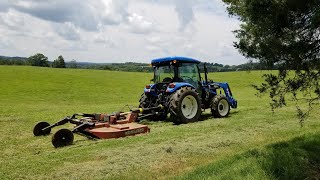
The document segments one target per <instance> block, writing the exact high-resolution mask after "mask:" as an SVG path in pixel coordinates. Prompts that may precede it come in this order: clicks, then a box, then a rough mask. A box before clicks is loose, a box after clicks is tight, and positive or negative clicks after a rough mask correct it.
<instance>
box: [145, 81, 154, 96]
mask: <svg viewBox="0 0 320 180" xmlns="http://www.w3.org/2000/svg"><path fill="white" fill-rule="evenodd" d="M149 85H150V88H146V87H145V88H144V93H145V94H150V95H152V96H156V95H157V92H156V90H155V88H156V86H155V84H149Z"/></svg>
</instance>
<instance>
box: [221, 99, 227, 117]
mask: <svg viewBox="0 0 320 180" xmlns="http://www.w3.org/2000/svg"><path fill="white" fill-rule="evenodd" d="M218 112H219V114H220V115H221V116H226V115H227V114H228V112H229V103H228V101H227V100H226V99H221V100H220V101H219V103H218Z"/></svg>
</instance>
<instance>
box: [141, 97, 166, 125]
mask: <svg viewBox="0 0 320 180" xmlns="http://www.w3.org/2000/svg"><path fill="white" fill-rule="evenodd" d="M157 106H158V103H157V102H154V101H153V100H152V99H151V98H150V97H148V96H147V95H146V94H145V93H143V94H142V95H141V98H140V100H139V108H150V107H157ZM167 114H168V113H167V112H166V110H164V112H160V113H159V114H155V115H153V116H151V117H149V119H150V120H151V121H161V120H165V119H166V118H167Z"/></svg>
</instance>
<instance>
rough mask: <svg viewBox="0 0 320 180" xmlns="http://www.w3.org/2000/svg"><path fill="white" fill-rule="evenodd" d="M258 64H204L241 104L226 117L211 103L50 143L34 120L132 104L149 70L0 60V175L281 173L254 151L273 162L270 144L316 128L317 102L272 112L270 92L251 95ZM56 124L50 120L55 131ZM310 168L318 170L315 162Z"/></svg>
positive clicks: (237, 175) (308, 134)
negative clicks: (195, 112) (196, 110)
mask: <svg viewBox="0 0 320 180" xmlns="http://www.w3.org/2000/svg"><path fill="white" fill-rule="evenodd" d="M263 73H264V72H260V71H253V72H230V73H210V74H209V78H210V79H213V80H215V81H221V82H228V83H229V84H230V86H231V90H232V91H233V94H234V96H235V98H236V99H237V100H238V102H239V108H238V109H233V110H231V114H230V117H228V118H225V119H213V118H212V116H211V115H210V112H209V111H207V112H205V113H203V116H202V121H199V122H196V123H191V124H184V125H179V126H176V125H173V124H172V123H170V122H148V123H149V124H150V128H151V133H149V134H146V135H139V136H134V137H126V138H120V139H111V140H97V141H92V140H87V139H86V138H84V137H80V136H75V142H74V145H72V146H69V147H65V148H59V149H55V148H53V147H52V145H51V135H52V134H51V135H49V136H47V137H34V136H33V134H32V128H33V126H34V125H35V124H36V123H37V122H38V121H42V120H45V121H48V122H50V123H54V122H55V121H57V120H59V119H61V118H63V117H65V116H67V115H71V114H73V113H75V112H88V113H91V112H109V113H110V112H113V111H118V110H120V109H122V108H123V107H124V106H125V105H127V104H129V105H133V106H137V105H138V100H139V98H140V95H141V93H142V92H143V88H144V86H145V85H146V84H148V83H149V82H150V79H151V78H152V74H151V73H128V72H114V71H99V70H79V69H52V68H38V67H15V66H0V102H1V103H0V133H1V135H0V150H1V152H2V153H1V154H0V177H1V178H3V179H70V178H72V179H106V178H110V179H124V178H125V179H155V178H156V179H166V178H173V177H177V176H181V177H182V178H187V179H188V178H189V179H192V178H197V177H199V179H201V178H209V179H210V178H211V179H219V178H220V179H221V178H223V177H231V178H246V177H247V178H251V177H262V178H263V177H267V178H268V177H273V176H274V177H277V176H276V175H272V174H271V173H270V172H271V171H272V169H271V170H270V169H267V168H260V164H257V163H256V161H262V160H263V161H266V163H264V166H266V167H267V166H268V162H273V160H272V159H271V160H269V159H270V158H268V156H269V155H268V152H269V149H268V148H267V147H269V146H272V144H277V143H279V142H290V141H291V140H292V139H294V138H296V137H305V138H306V139H308V138H312V137H314V136H317V133H319V129H320V127H319V120H320V118H319V114H318V112H314V113H313V114H312V115H311V117H310V118H309V120H307V121H306V123H305V124H304V127H303V128H301V127H300V124H299V123H298V120H297V119H296V117H295V108H294V106H291V105H289V107H286V108H284V109H281V110H277V111H276V113H275V114H273V113H271V111H270V108H269V100H268V98H267V97H263V98H257V97H256V96H255V95H254V94H255V90H254V89H252V88H251V84H258V83H260V82H262V79H261V75H262V74H263ZM124 110H127V109H124ZM71 127H72V126H71V125H65V126H63V127H61V128H71ZM58 129H59V128H55V129H53V130H52V133H54V132H55V131H57V130H58ZM314 146H317V143H314ZM254 151H259V152H260V151H261V154H264V155H265V156H263V157H262V160H261V159H258V160H256V159H255V158H256V156H252V157H250V152H254ZM248 153H249V155H248ZM247 157H248V158H247ZM264 157H265V159H267V160H264V159H263V158H264ZM299 157H300V156H299ZM235 159H236V161H235ZM230 162H236V163H235V164H233V163H230ZM274 163H275V164H277V162H274ZM236 164H239V168H228V167H229V166H230V165H232V167H238V165H236ZM241 164H242V165H241ZM250 164H255V166H253V167H256V168H253V170H250V171H249V173H239V172H243V171H244V172H247V171H246V168H248V167H250ZM269 164H270V163H269ZM302 166H304V164H303V165H302ZM212 167H213V168H212ZM241 168H242V169H244V170H242V169H241ZM217 171H219V172H217ZM206 172H210V173H206ZM212 172H214V173H212ZM219 173H220V175H219ZM225 174H235V175H234V176H225ZM270 174H271V175H272V176H271V175H270ZM308 175H309V176H310V177H314V172H310V173H308V174H307V177H308ZM280 177H281V176H280Z"/></svg>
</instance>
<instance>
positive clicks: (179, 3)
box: [175, 0, 195, 31]
mask: <svg viewBox="0 0 320 180" xmlns="http://www.w3.org/2000/svg"><path fill="white" fill-rule="evenodd" d="M194 2H195V1H193V0H176V2H175V3H176V5H175V10H176V12H177V14H178V17H179V20H180V27H179V30H180V31H183V30H184V29H185V28H186V27H187V26H188V25H190V23H191V22H192V21H193V20H194V12H193V6H194Z"/></svg>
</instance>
